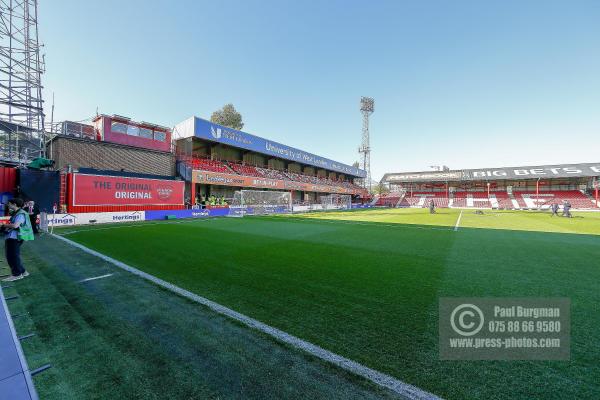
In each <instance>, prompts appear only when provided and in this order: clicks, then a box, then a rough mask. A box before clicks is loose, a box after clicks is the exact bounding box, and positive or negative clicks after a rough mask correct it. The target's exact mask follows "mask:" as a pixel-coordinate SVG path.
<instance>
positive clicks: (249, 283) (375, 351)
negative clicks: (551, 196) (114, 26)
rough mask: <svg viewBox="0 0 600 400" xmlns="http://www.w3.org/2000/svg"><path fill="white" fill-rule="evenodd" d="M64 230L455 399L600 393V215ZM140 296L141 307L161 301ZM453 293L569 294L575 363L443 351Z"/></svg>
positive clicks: (378, 213) (255, 220) (364, 217)
mask: <svg viewBox="0 0 600 400" xmlns="http://www.w3.org/2000/svg"><path fill="white" fill-rule="evenodd" d="M55 233H58V234H60V235H64V236H65V237H66V238H68V239H70V240H73V241H76V242H78V243H80V244H82V245H84V246H86V247H89V248H91V249H93V250H96V251H98V252H100V253H103V254H105V255H107V256H110V257H112V258H115V259H117V260H119V261H122V262H124V263H126V264H128V265H130V266H133V267H135V268H137V269H140V270H142V271H144V272H146V273H149V274H151V275H153V276H155V277H158V278H160V279H163V280H165V281H167V282H169V283H172V284H174V285H177V286H179V287H181V288H184V289H186V290H188V291H190V292H193V293H195V294H198V295H200V296H203V297H205V298H207V299H209V300H212V301H214V302H216V303H219V304H221V305H223V306H226V307H228V308H230V309H233V310H235V311H237V312H239V313H242V314H244V315H246V316H249V317H251V318H254V319H256V320H258V321H261V322H263V323H265V324H268V325H270V326H273V327H275V328H278V329H280V330H282V331H284V332H287V333H289V334H292V335H295V336H297V337H299V338H301V339H303V340H306V341H308V342H311V343H314V344H316V345H318V346H320V347H322V348H324V349H326V350H329V351H331V352H334V353H337V354H339V355H342V356H344V357H347V358H349V359H351V360H354V361H356V362H358V363H361V364H363V365H365V366H367V367H370V368H372V369H375V370H378V371H381V372H383V373H385V374H388V375H391V376H393V377H395V378H397V379H399V380H402V381H404V382H406V383H409V384H412V385H415V386H418V387H420V388H421V389H424V390H427V391H429V392H431V393H434V394H436V395H438V396H441V397H444V398H448V399H466V398H482V399H508V398H511V399H512V398H522V399H531V398H544V399H546V398H547V399H565V398H582V399H583V398H590V399H591V398H598V397H600V383H599V382H600V366H599V364H598V360H600V340H599V332H600V314H599V313H598V304H600V290H598V289H599V282H600V268H599V260H600V213H589V212H588V213H584V212H580V213H577V212H575V213H574V218H571V219H568V218H557V217H554V218H552V217H550V215H549V214H548V213H541V212H540V213H538V212H508V211H507V212H501V211H485V212H484V214H483V215H478V214H475V213H474V211H472V210H468V211H467V210H465V211H460V210H448V209H444V210H438V213H437V214H434V215H430V214H429V212H428V210H421V209H372V210H360V211H351V212H329V213H314V214H304V215H290V216H265V217H246V218H219V219H206V220H179V221H164V222H145V223H136V224H129V225H110V226H90V227H72V228H65V229H60V230H57V231H55ZM105 268H106V271H108V272H110V271H111V270H112V269H111V267H105ZM112 268H114V267H112ZM114 269H116V268H114ZM121 272H122V271H121ZM25 282H26V281H24V283H25ZM121 284H122V285H126V284H127V281H123V282H121ZM112 285H115V286H113V290H115V291H116V292H115V296H118V290H119V289H118V285H119V282H118V281H113V283H112ZM31 290H34V288H31ZM138 295H139V296H140V297H139V298H137V299H128V300H127V301H128V302H129V304H134V303H136V302H138V303H142V304H150V303H152V300H149V299H145V298H144V295H143V294H141V293H140V294H138ZM105 296H106V294H105ZM173 296H175V295H173ZM175 297H176V296H175ZM439 297H568V298H570V300H571V326H572V327H571V333H572V337H571V360H570V361H441V360H440V358H439V354H438V299H439ZM188 307H192V305H188ZM196 307H198V308H200V307H201V306H196ZM162 312H164V311H162ZM156 313H159V311H156ZM155 318H156V320H160V318H162V317H161V314H160V313H159V314H157V315H155ZM164 318H165V319H166V320H168V319H173V318H175V317H174V316H173V315H169V314H168V313H167V314H165V315H164ZM179 318H182V317H181V316H180V317H179ZM183 318H185V317H183ZM174 323H175V322H174ZM186 323H192V322H190V321H187V322H186ZM231 335H233V334H231ZM104 340H107V341H108V340H110V337H107V338H104ZM231 340H235V339H231ZM171 345H172V346H175V347H177V344H171ZM232 351H233V352H235V350H232V349H231V348H228V347H225V346H224V347H222V352H223V353H224V355H223V357H227V355H226V353H227V352H232ZM282 357H283V356H282ZM73 362H74V363H77V360H73ZM269 362H273V361H269ZM257 368H258V367H257ZM259 369H260V368H259ZM303 374H304V375H302V374H301V375H302V376H304V377H305V378H304V379H306V376H307V375H308V376H310V374H309V373H306V372H304V373H303ZM90 379H91V378H90ZM299 379H300V378H299ZM330 379H334V380H335V379H336V378H330ZM340 379H342V378H340ZM307 382H310V379H308V380H307ZM223 384H224V385H226V384H227V383H226V382H223ZM309 384H311V385H319V384H323V385H333V387H335V383H331V382H330V381H326V382H324V383H323V382H322V380H315V381H314V382H313V383H309ZM331 390H334V389H331ZM346 390H349V391H352V390H354V389H352V388H350V389H346ZM360 390H367V392H369V390H371V391H373V393H375V394H377V395H380V394H381V393H379V394H378V393H377V392H376V391H375V389H374V388H370V389H369V388H367V389H364V387H363V386H361V389H360ZM261 393H262V395H264V393H266V392H261ZM325 393H326V392H325ZM288 395H289V393H288ZM297 395H298V396H299V397H302V396H301V395H300V393H297ZM278 396H286V394H281V393H280V394H279V395H278ZM225 397H227V396H225ZM258 397H261V396H258ZM265 397H268V396H265ZM276 397H277V396H276ZM291 397H294V396H291ZM313 397H315V396H313ZM316 397H319V396H316ZM325 397H327V396H325ZM343 397H346V398H348V397H350V396H346V395H344V396H343ZM357 397H362V396H357ZM199 398H201V397H199Z"/></svg>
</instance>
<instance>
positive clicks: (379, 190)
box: [373, 181, 390, 195]
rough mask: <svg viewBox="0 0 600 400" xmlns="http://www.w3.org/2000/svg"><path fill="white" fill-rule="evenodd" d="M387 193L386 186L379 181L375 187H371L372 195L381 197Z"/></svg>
mask: <svg viewBox="0 0 600 400" xmlns="http://www.w3.org/2000/svg"><path fill="white" fill-rule="evenodd" d="M389 192H390V188H389V186H388V185H386V184H385V183H383V181H379V183H377V184H376V185H375V186H373V193H374V194H378V195H382V194H387V193H389Z"/></svg>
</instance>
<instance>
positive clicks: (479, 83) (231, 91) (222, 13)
mask: <svg viewBox="0 0 600 400" xmlns="http://www.w3.org/2000/svg"><path fill="white" fill-rule="evenodd" d="M599 21H600V1H597V0H592V1H496V2H487V1H410V2H409V1H400V0H395V1H353V0H335V1H331V0H328V1H304V0H303V1H297V0H280V1H271V0H259V1H248V0H244V1H192V0H188V1H184V0H170V1H168V0H164V1H163V0H145V1H143V0H127V1H123V0H103V1H81V0H40V10H39V23H40V36H41V40H42V41H43V42H44V43H45V46H46V47H45V49H44V52H45V53H46V64H47V65H46V66H47V72H46V74H45V77H44V85H45V87H46V89H45V95H46V111H47V114H48V115H50V103H51V98H52V97H51V96H52V92H54V93H55V96H56V109H55V114H54V119H55V121H57V120H63V119H71V120H78V119H84V118H87V117H89V116H92V115H94V114H95V112H96V108H98V110H99V112H101V113H107V114H113V113H116V114H122V115H127V116H130V117H132V118H134V119H137V120H145V121H151V122H156V123H159V124H162V125H166V126H173V125H174V124H176V123H178V122H179V121H181V120H183V119H185V118H187V117H189V116H192V115H196V116H199V117H203V118H209V117H210V114H211V113H212V112H213V111H214V110H216V109H218V108H220V107H221V106H223V105H224V104H225V103H229V102H231V103H233V104H234V105H235V106H236V108H237V109H238V110H239V111H240V112H241V113H242V115H243V118H244V122H245V123H246V126H245V128H244V130H245V131H246V132H249V133H253V134H256V135H259V136H263V137H266V138H269V139H272V140H277V141H280V142H282V143H285V144H288V145H291V146H295V147H298V148H301V149H303V150H307V151H310V152H313V153H316V154H319V155H321V156H325V157H329V158H333V159H335V160H338V161H341V162H346V163H352V162H353V161H355V160H357V159H358V154H357V148H358V146H359V144H360V138H361V115H360V112H359V110H358V108H359V99H360V96H371V97H374V98H375V113H374V114H373V115H372V118H371V136H372V141H371V145H372V156H371V157H372V171H373V178H374V179H377V180H378V179H379V178H380V177H381V176H382V175H383V173H385V172H391V171H413V170H426V169H428V166H429V165H438V164H446V165H448V166H450V167H451V168H471V167H473V168H477V167H495V166H512V165H527V164H536V163H563V162H565V163H568V162H597V161H599V160H600V154H599V153H600V151H599V150H600V143H599V142H600V22H599Z"/></svg>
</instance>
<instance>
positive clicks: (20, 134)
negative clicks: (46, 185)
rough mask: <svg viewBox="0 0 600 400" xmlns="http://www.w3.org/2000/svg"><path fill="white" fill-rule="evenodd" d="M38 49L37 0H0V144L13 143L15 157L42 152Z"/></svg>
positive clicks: (40, 74)
mask: <svg viewBox="0 0 600 400" xmlns="http://www.w3.org/2000/svg"><path fill="white" fill-rule="evenodd" d="M40 48H41V45H40V43H39V41H38V0H0V122H4V123H3V124H2V130H3V131H4V132H3V135H4V143H3V145H4V146H9V147H12V146H14V149H15V150H16V156H17V157H16V158H17V159H20V158H21V156H22V154H23V151H24V149H27V151H33V152H34V153H35V152H38V154H30V155H31V156H38V155H42V153H43V147H44V142H43V132H44V109H43V100H42V74H43V73H44V67H43V60H42V59H41V58H40ZM19 140H21V141H25V142H24V143H23V142H21V143H19ZM27 151H25V152H27ZM10 152H11V154H13V153H12V152H13V150H10Z"/></svg>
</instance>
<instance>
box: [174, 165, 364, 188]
mask: <svg viewBox="0 0 600 400" xmlns="http://www.w3.org/2000/svg"><path fill="white" fill-rule="evenodd" d="M180 159H181V160H183V161H185V162H186V163H187V164H188V165H190V166H191V167H192V168H193V169H198V170H202V171H210V172H219V173H235V174H238V175H243V176H254V177H257V178H270V179H278V180H292V181H296V182H304V183H312V184H320V185H329V186H336V185H337V186H343V187H347V188H350V189H359V186H357V185H354V184H353V183H352V182H348V181H341V180H333V179H329V178H322V177H317V176H308V175H303V174H298V173H295V172H284V171H278V170H274V169H270V168H262V167H255V166H252V165H246V164H239V163H235V162H222V161H218V160H211V159H208V158H201V157H187V158H183V157H180Z"/></svg>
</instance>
